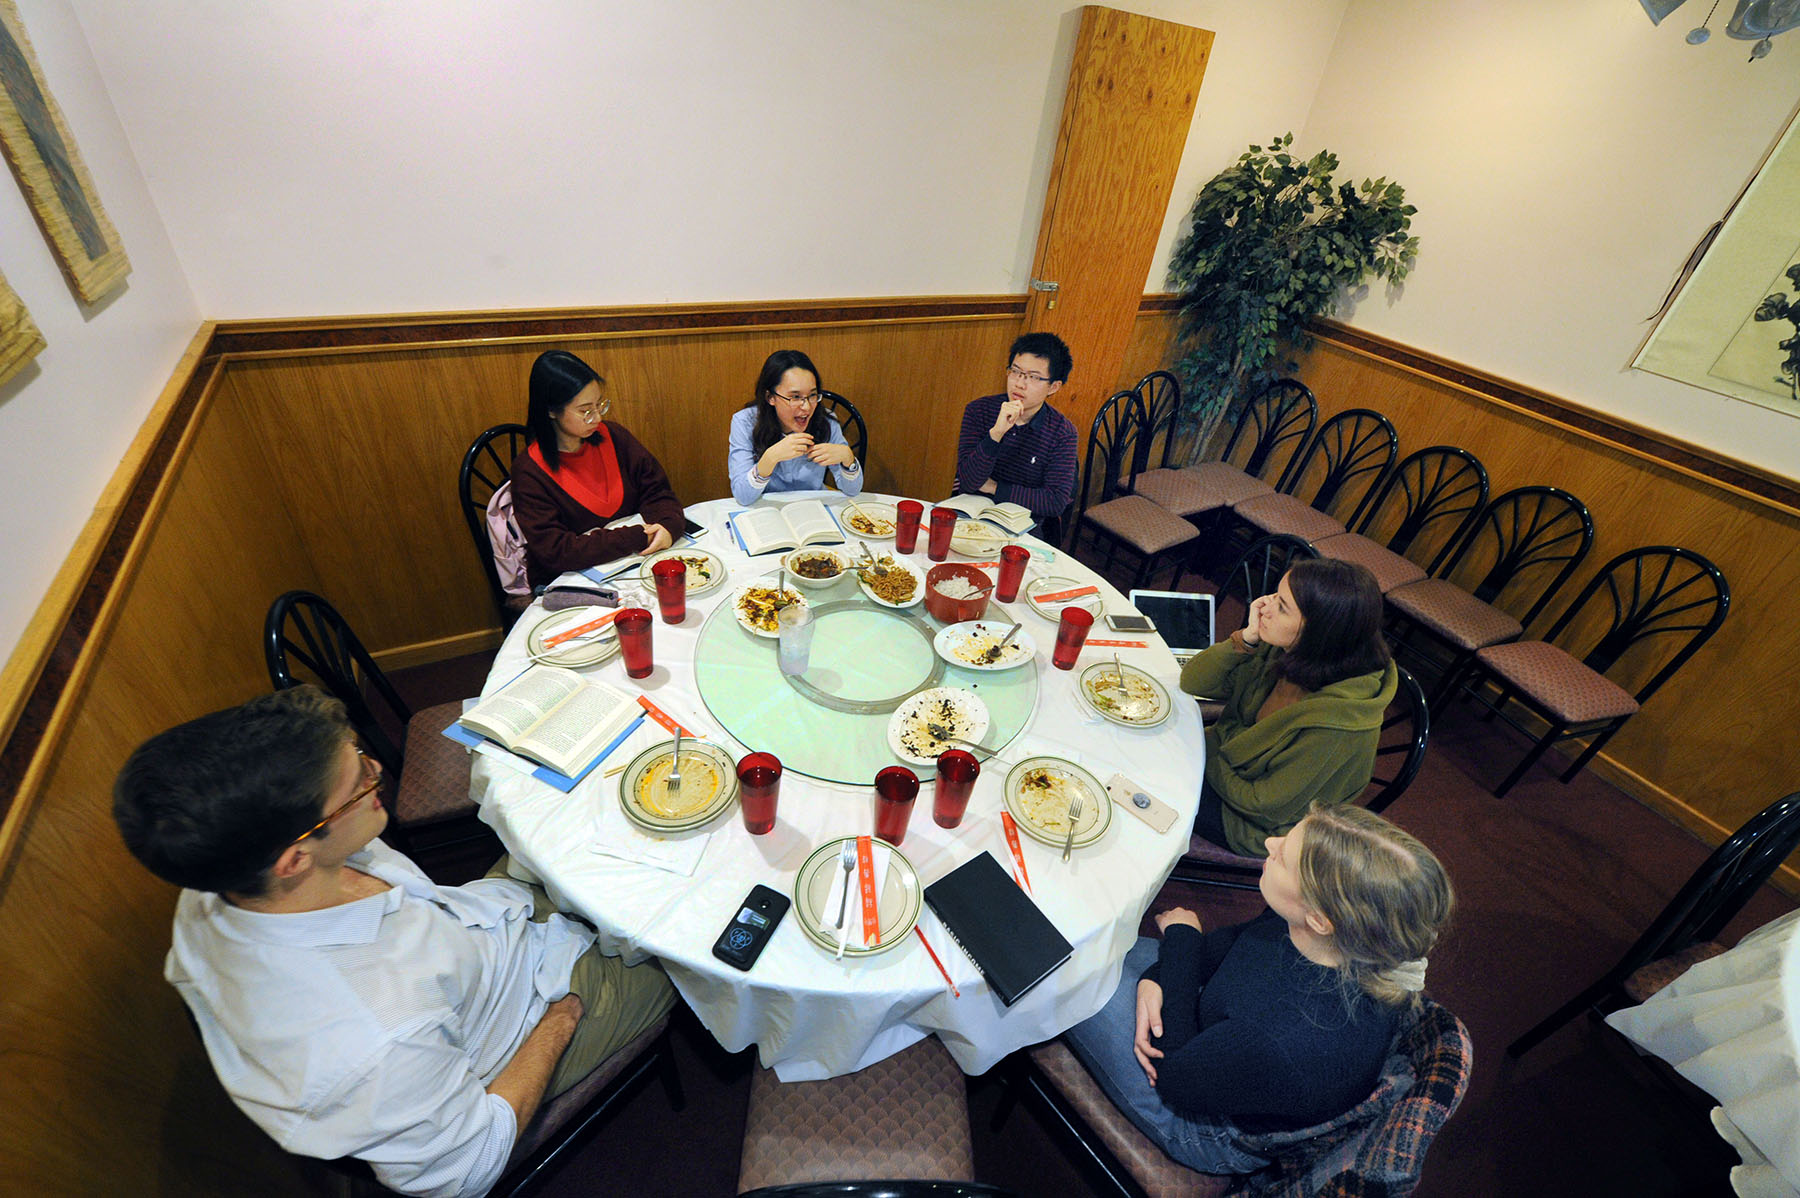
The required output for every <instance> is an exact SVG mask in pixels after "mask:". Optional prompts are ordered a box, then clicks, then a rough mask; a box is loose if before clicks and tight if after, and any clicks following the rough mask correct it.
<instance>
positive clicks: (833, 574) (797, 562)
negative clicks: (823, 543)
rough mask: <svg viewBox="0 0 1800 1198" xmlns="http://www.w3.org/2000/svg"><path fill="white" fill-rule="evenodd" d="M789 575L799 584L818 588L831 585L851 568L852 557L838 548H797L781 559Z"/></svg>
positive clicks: (808, 587) (812, 588)
mask: <svg viewBox="0 0 1800 1198" xmlns="http://www.w3.org/2000/svg"><path fill="white" fill-rule="evenodd" d="M781 564H782V565H783V566H786V567H787V576H788V578H790V579H792V580H793V582H794V584H795V585H797V586H802V587H805V588H806V589H807V590H809V591H810V590H818V589H820V588H821V587H828V586H831V585H832V584H833V583H835V582H837V581H838V580H839V579H841V578H842V577H843V576H844V575H845V574H846V573H847V572H848V571H849V569H850V559H849V557H848V556H846V555H845V554H843V553H841V552H839V551H838V550H836V549H820V548H818V547H817V546H814V547H812V548H808V549H796V550H794V551H793V552H792V553H790V554H788V555H787V556H786V557H784V558H782V559H781Z"/></svg>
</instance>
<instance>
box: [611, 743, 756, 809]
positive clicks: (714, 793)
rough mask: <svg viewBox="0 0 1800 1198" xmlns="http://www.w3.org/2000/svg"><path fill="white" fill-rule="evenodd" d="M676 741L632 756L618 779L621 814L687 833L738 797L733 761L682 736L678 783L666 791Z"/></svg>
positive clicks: (722, 752)
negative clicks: (622, 812) (622, 809)
mask: <svg viewBox="0 0 1800 1198" xmlns="http://www.w3.org/2000/svg"><path fill="white" fill-rule="evenodd" d="M674 768H675V742H674V741H672V740H665V741H663V742H661V743H660V744H654V745H651V746H650V747H649V748H648V749H645V750H644V751H643V752H642V753H639V754H638V755H637V756H636V757H633V758H632V759H631V764H630V765H628V766H626V767H625V773H624V775H623V776H622V777H621V778H620V779H619V806H620V807H622V808H624V810H625V817H626V818H627V819H629V820H630V821H631V822H632V823H634V824H636V825H638V826H639V827H640V828H646V829H648V830H650V831H652V832H688V831H692V830H693V829H695V828H698V827H700V826H702V825H703V824H707V823H710V822H711V821H713V820H714V819H717V818H718V817H719V816H720V815H722V814H723V813H724V812H725V811H727V810H729V809H730V807H731V804H732V802H733V801H734V800H736V798H737V792H738V780H737V765H736V763H735V762H733V761H732V759H731V757H730V755H729V754H727V753H726V752H725V751H724V750H723V749H720V748H718V747H716V746H715V745H713V744H711V743H710V742H708V741H704V740H693V739H691V738H686V737H684V738H683V739H682V742H681V781H680V783H679V784H678V785H677V788H676V790H675V792H674V793H673V794H671V793H670V792H669V773H670V771H671V770H673V769H674Z"/></svg>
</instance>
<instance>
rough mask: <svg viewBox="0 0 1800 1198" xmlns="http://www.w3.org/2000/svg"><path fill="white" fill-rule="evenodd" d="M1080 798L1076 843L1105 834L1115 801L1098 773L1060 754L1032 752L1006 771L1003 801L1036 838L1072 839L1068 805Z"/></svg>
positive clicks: (1056, 842) (1051, 842)
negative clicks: (1049, 755)
mask: <svg viewBox="0 0 1800 1198" xmlns="http://www.w3.org/2000/svg"><path fill="white" fill-rule="evenodd" d="M1077 799H1079V800H1081V811H1080V813H1079V814H1077V815H1076V817H1075V841H1074V844H1073V845H1072V846H1071V847H1073V848H1078V849H1079V848H1084V847H1085V846H1087V845H1090V844H1093V843H1094V842H1095V841H1097V840H1099V839H1100V838H1101V837H1102V836H1104V835H1106V829H1107V828H1108V827H1109V826H1110V825H1111V824H1112V800H1111V799H1109V798H1107V796H1106V788H1105V787H1103V786H1101V785H1100V783H1099V780H1098V779H1096V778H1095V777H1094V775H1092V774H1090V773H1088V772H1087V771H1086V770H1084V769H1082V768H1081V767H1080V766H1078V765H1076V764H1075V763H1074V762H1073V761H1067V760H1065V759H1063V758H1061V757H1027V758H1026V759H1025V760H1024V761H1021V762H1020V763H1019V764H1017V765H1015V766H1013V767H1012V771H1011V772H1010V773H1008V774H1007V775H1006V785H1005V787H1004V789H1003V790H1002V791H1001V801H1002V802H1004V803H1005V804H1006V809H1007V810H1008V811H1010V812H1012V817H1013V820H1014V821H1015V822H1016V823H1017V824H1018V825H1019V828H1020V830H1021V831H1023V832H1024V833H1025V835H1027V836H1029V837H1031V838H1032V839H1033V840H1041V841H1043V842H1044V843H1045V844H1047V845H1053V846H1054V847H1056V848H1059V849H1060V848H1062V847H1063V844H1064V843H1065V842H1066V841H1067V840H1068V838H1069V807H1070V805H1071V804H1072V803H1073V802H1074V801H1075V800H1077Z"/></svg>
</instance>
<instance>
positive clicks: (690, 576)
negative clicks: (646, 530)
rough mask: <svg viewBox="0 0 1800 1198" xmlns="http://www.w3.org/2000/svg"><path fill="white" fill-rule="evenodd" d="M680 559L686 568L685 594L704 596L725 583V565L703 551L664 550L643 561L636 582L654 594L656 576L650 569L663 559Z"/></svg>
mask: <svg viewBox="0 0 1800 1198" xmlns="http://www.w3.org/2000/svg"><path fill="white" fill-rule="evenodd" d="M671 557H675V558H680V559H681V564H682V565H684V566H686V567H687V593H688V594H690V595H705V594H707V593H709V592H711V591H714V590H717V589H718V588H719V587H720V586H722V585H724V583H725V563H724V562H722V561H720V560H719V559H718V558H717V557H716V556H714V555H713V554H711V553H708V552H707V551H706V550H704V549H664V550H662V551H661V552H660V553H652V554H651V555H650V556H649V557H647V558H645V559H644V565H643V567H642V568H641V569H639V570H638V581H639V582H642V583H643V584H644V585H645V586H646V587H648V588H649V589H650V593H651V594H652V595H654V594H656V575H654V574H652V573H651V572H650V567H651V566H654V565H655V564H656V563H657V562H660V561H662V560H663V559H665V558H671Z"/></svg>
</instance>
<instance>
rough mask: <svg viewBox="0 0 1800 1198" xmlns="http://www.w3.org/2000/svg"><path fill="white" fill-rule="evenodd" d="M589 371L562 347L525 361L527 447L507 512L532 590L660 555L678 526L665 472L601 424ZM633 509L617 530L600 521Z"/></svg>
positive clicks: (603, 406)
mask: <svg viewBox="0 0 1800 1198" xmlns="http://www.w3.org/2000/svg"><path fill="white" fill-rule="evenodd" d="M604 385H605V380H604V379H602V378H601V377H600V376H599V375H598V374H597V373H595V371H594V368H593V367H592V366H589V365H588V364H587V363H586V362H583V361H582V360H581V359H580V358H577V357H576V356H575V355H574V354H572V353H569V352H567V351H565V350H560V349H553V350H550V351H549V352H547V353H542V354H539V355H538V359H537V361H536V362H533V363H532V364H531V406H530V409H529V412H528V414H527V416H526V421H525V422H526V426H527V427H528V428H529V429H530V430H531V446H530V448H528V449H527V450H526V451H525V452H524V453H522V454H520V455H519V456H518V458H517V459H516V460H514V462H513V470H512V496H513V516H514V518H515V519H517V520H518V522H519V531H520V533H522V534H523V535H524V537H525V576H526V579H527V580H528V581H529V582H530V583H531V585H532V587H533V588H534V589H535V588H537V587H540V586H543V585H544V584H545V583H548V582H550V581H552V580H553V579H555V578H556V576H557V575H558V574H561V573H563V572H565V571H568V570H584V569H586V568H587V567H589V566H597V565H600V564H601V563H602V562H610V561H612V560H614V559H615V558H621V557H625V556H627V555H629V554H633V553H652V552H655V551H656V550H658V549H667V548H668V547H669V546H670V544H672V543H673V540H674V538H675V537H676V536H678V535H680V533H681V529H682V527H683V525H684V518H683V516H682V510H681V501H680V500H679V499H677V498H675V492H674V490H673V489H671V488H670V486H669V478H668V475H666V474H664V473H663V468H662V465H661V464H660V463H659V462H657V460H656V458H655V456H654V455H653V454H651V452H650V451H649V450H648V449H645V448H644V446H643V445H642V444H641V443H640V442H639V441H638V439H637V438H636V437H633V436H632V435H631V434H630V433H629V432H627V431H626V430H625V426H624V425H622V424H618V423H615V422H614V421H611V420H602V419H601V417H603V416H605V415H606V412H607V409H608V408H610V407H611V406H612V400H610V399H607V398H605V397H603V396H602V394H601V390H602V388H603V387H604ZM637 513H641V514H642V515H643V517H644V522H643V524H641V525H632V526H630V527H627V528H614V529H608V528H606V527H604V525H605V524H606V523H607V522H608V521H611V520H616V519H618V518H619V517H620V516H629V515H633V514H637Z"/></svg>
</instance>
